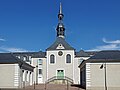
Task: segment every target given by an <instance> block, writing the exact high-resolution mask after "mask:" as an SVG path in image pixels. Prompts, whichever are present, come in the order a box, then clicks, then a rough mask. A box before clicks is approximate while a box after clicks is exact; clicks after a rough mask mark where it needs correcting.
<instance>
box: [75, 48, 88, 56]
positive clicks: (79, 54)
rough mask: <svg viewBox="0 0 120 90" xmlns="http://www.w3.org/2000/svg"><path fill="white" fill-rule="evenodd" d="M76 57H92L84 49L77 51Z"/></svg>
mask: <svg viewBox="0 0 120 90" xmlns="http://www.w3.org/2000/svg"><path fill="white" fill-rule="evenodd" d="M76 57H90V55H88V54H87V53H86V52H84V51H83V50H80V51H79V52H76Z"/></svg>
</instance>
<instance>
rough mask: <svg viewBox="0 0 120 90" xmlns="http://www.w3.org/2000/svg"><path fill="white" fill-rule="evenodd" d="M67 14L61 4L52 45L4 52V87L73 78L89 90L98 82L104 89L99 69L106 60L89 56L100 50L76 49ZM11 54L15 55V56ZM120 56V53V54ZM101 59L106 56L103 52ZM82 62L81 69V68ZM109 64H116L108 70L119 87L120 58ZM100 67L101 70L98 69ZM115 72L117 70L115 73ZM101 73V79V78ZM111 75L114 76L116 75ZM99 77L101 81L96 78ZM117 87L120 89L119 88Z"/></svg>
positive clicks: (1, 56)
mask: <svg viewBox="0 0 120 90" xmlns="http://www.w3.org/2000/svg"><path fill="white" fill-rule="evenodd" d="M63 17H64V15H63V13H62V6H61V5H60V10H59V13H58V20H59V22H58V25H57V28H56V30H57V35H56V36H57V37H56V40H55V41H54V43H53V44H52V45H51V46H49V47H48V48H47V49H46V51H45V52H42V51H40V52H21V53H13V54H10V53H4V54H3V53H1V54H0V72H2V73H0V88H2V87H8V88H22V87H24V86H27V85H32V84H33V83H36V84H41V83H44V84H45V83H58V84H61V83H64V84H65V83H67V82H69V83H72V84H81V85H82V86H83V87H85V88H87V89H88V90H89V88H90V90H92V89H93V88H94V90H97V89H96V88H97V86H95V85H94V83H95V84H96V85H98V87H100V88H102V89H99V90H103V86H102V85H103V81H102V80H103V74H101V73H102V72H103V70H100V69H99V66H100V65H101V64H102V63H103V61H100V62H98V61H99V60H95V62H96V61H97V63H94V60H93V61H92V62H91V60H89V58H92V57H94V55H95V54H97V53H99V52H84V51H83V50H80V51H79V52H76V50H75V49H74V48H73V47H72V46H71V45H69V44H68V43H67V42H66V40H65V27H64V24H63ZM104 54H105V53H104ZM104 54H103V55H104ZM7 55H8V56H7ZM11 55H13V56H14V58H13V56H11ZM108 55H109V54H108ZM114 55H116V53H115V52H114V53H113V56H114ZM118 56H120V54H119V55H118ZM6 57H7V58H6ZM11 57H12V58H11ZM99 59H102V55H101V56H100V58H99ZM109 59H110V60H111V59H114V58H112V57H110V58H109ZM119 60H120V59H119ZM3 62H4V63H3ZM81 63H82V64H81ZM80 64H81V65H80ZM113 64H114V65H113ZM79 65H80V70H79V68H78V66H79ZM106 65H107V66H108V67H111V65H113V66H112V69H113V70H114V72H113V71H109V72H107V73H110V74H112V75H113V76H114V77H115V79H111V81H112V80H115V81H116V82H117V83H116V82H113V83H110V82H109V83H108V86H110V85H112V84H113V87H118V88H119V86H120V82H119V81H118V80H120V78H119V74H120V73H119V63H118V62H116V61H112V62H111V61H110V62H109V61H108V62H106ZM97 69H99V70H98V71H97ZM115 70H116V71H115ZM80 72H81V73H80ZM96 72H97V73H96ZM113 73H116V74H115V75H114V74H113ZM92 75H93V76H92ZM3 76H4V78H5V79H4V80H3V78H2V77H3ZM98 76H99V77H100V79H97V77H98ZM109 77H110V78H111V77H112V76H109ZM117 78H118V80H117ZM97 80H98V82H96V81H97ZM99 80H100V81H99ZM80 81H81V82H80ZM110 88H112V86H110ZM119 89H120V88H119ZM111 90H113V89H111ZM114 90H117V88H116V89H114Z"/></svg>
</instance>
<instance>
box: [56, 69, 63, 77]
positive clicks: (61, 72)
mask: <svg viewBox="0 0 120 90" xmlns="http://www.w3.org/2000/svg"><path fill="white" fill-rule="evenodd" d="M57 79H64V70H57Z"/></svg>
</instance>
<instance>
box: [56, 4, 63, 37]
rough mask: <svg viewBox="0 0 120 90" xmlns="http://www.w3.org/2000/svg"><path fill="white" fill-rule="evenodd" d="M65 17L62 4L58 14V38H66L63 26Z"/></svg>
mask: <svg viewBox="0 0 120 90" xmlns="http://www.w3.org/2000/svg"><path fill="white" fill-rule="evenodd" d="M63 17H64V15H63V14H62V4H61V3H60V9H59V13H58V25H57V28H56V30H57V37H62V38H64V37H65V28H64V25H63Z"/></svg>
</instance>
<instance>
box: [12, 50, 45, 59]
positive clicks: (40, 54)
mask: <svg viewBox="0 0 120 90" xmlns="http://www.w3.org/2000/svg"><path fill="white" fill-rule="evenodd" d="M13 54H14V55H15V56H26V55H27V56H31V57H33V58H45V56H46V53H45V52H42V51H39V52H18V53H17V52H15V53H13Z"/></svg>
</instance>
